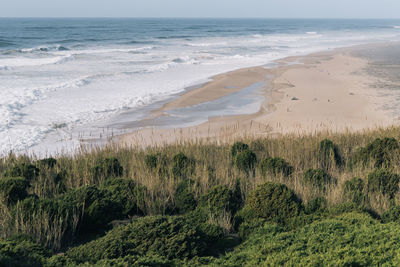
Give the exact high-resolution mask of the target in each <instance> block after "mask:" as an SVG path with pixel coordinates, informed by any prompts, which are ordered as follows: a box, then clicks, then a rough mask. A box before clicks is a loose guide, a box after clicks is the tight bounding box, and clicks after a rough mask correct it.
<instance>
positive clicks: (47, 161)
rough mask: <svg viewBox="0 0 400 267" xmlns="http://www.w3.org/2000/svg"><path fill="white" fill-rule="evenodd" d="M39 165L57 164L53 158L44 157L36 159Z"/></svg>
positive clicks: (52, 165)
mask: <svg viewBox="0 0 400 267" xmlns="http://www.w3.org/2000/svg"><path fill="white" fill-rule="evenodd" d="M38 164H39V166H47V167H49V168H53V167H54V166H56V164H57V160H56V159H55V158H46V159H41V160H39V161H38Z"/></svg>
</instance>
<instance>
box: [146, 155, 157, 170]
mask: <svg viewBox="0 0 400 267" xmlns="http://www.w3.org/2000/svg"><path fill="white" fill-rule="evenodd" d="M144 162H145V164H146V166H147V168H149V169H155V168H157V164H158V156H157V154H148V155H146V156H145V158H144Z"/></svg>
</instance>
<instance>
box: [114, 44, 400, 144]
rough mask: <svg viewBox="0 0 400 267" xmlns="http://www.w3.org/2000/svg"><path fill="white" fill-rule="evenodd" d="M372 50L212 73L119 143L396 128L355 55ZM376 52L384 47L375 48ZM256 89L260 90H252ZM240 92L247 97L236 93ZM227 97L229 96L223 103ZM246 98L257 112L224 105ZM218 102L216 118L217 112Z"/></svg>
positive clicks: (368, 63) (365, 65) (336, 52)
mask: <svg viewBox="0 0 400 267" xmlns="http://www.w3.org/2000/svg"><path fill="white" fill-rule="evenodd" d="M373 47H375V46H373V45H371V46H360V47H351V48H345V49H337V50H334V51H328V52H322V53H316V54H312V55H308V56H304V57H291V58H286V59H283V60H280V61H278V62H277V63H279V64H281V66H280V67H277V68H270V69H267V68H265V67H262V66H260V67H253V68H247V69H241V70H237V71H233V72H229V73H226V74H222V75H218V76H215V77H213V80H212V81H211V82H209V83H207V84H205V85H203V86H201V87H199V88H197V89H194V90H191V91H188V92H186V93H185V94H183V95H181V96H180V97H178V98H177V99H175V100H173V101H171V102H168V103H166V104H164V105H163V106H162V107H160V108H158V109H156V110H153V111H152V112H151V114H150V116H148V117H147V118H145V119H143V120H141V123H138V122H136V123H134V122H132V125H127V128H128V129H129V128H135V127H138V126H140V127H142V129H140V130H135V131H132V132H130V133H128V134H123V135H121V136H119V137H118V143H119V144H120V145H123V146H125V145H128V146H151V145H164V144H171V143H179V142H186V141H199V142H206V141H212V142H232V141H234V140H236V139H238V138H243V137H260V136H276V135H282V134H296V135H302V134H313V133H318V132H324V131H329V132H346V131H350V132H355V131H360V130H365V129H373V128H376V127H386V126H389V125H393V124H397V123H398V120H397V119H396V118H395V117H394V116H393V114H390V112H388V110H385V108H384V107H385V103H386V102H387V101H388V100H387V99H386V98H385V97H384V96H382V95H381V92H380V91H379V90H377V88H376V87H375V86H374V85H376V84H377V83H378V80H379V79H382V78H379V77H377V76H376V75H372V74H371V73H370V72H369V71H368V70H369V67H370V66H371V64H372V63H373V61H372V60H371V59H370V58H367V57H365V56H360V55H359V54H358V53H357V51H360V50H363V51H366V48H368V49H372V48H373ZM375 49H385V47H384V46H382V47H381V48H379V45H378V46H376V48H375ZM291 62H298V64H289V63H291ZM255 85H258V88H257V90H255V91H254V90H253V91H251V92H250V91H249V88H251V87H252V86H253V87H254V86H255ZM246 90H247V91H249V92H247V91H246ZM243 91H244V92H247V93H246V94H240V93H241V92H243ZM235 94H236V96H235ZM399 95H400V94H399ZM229 96H233V97H231V98H229V99H226V101H225V102H224V101H221V99H224V98H227V97H229ZM243 98H253V100H252V101H250V102H249V103H247V106H246V105H244V106H246V107H247V108H248V107H249V106H253V107H256V110H254V109H253V110H251V109H248V110H246V109H245V108H244V106H243V105H242V106H240V105H237V107H236V108H237V110H238V112H236V113H235V112H234V111H235V107H233V108H231V109H230V110H229V108H227V106H229V105H230V103H236V102H238V103H239V102H240V101H238V100H240V99H243ZM218 101H220V102H219V103H218ZM242 102H243V101H242ZM218 105H219V106H220V113H218V109H216V108H215V107H218ZM201 106H202V107H201ZM199 107H201V108H199ZM241 109H243V110H241ZM199 110H202V112H203V113H201V114H202V115H201V116H198V117H202V118H203V121H202V120H196V116H197V115H198V114H200V113H196V112H198V111H199ZM240 110H241V111H240ZM207 111H208V113H207ZM211 111H213V112H211ZM190 114H192V116H190ZM207 115H209V117H207ZM204 117H206V119H204ZM185 120H187V121H185ZM188 121H189V122H188ZM190 121H191V122H192V123H191V124H190ZM144 122H146V123H144ZM188 125H189V126H190V127H186V126H188Z"/></svg>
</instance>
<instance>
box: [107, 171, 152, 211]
mask: <svg viewBox="0 0 400 267" xmlns="http://www.w3.org/2000/svg"><path fill="white" fill-rule="evenodd" d="M102 190H103V191H105V194H104V195H105V197H107V198H108V199H110V200H111V201H112V202H113V203H114V205H115V206H116V207H117V210H121V211H122V216H121V217H128V216H132V215H142V214H144V212H145V209H146V203H145V196H146V194H147V190H146V188H145V187H143V186H140V185H137V184H136V183H135V182H134V181H133V180H131V179H124V178H111V179H107V180H106V181H105V182H104V183H103V186H102Z"/></svg>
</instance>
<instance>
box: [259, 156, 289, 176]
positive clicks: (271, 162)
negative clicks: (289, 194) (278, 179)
mask: <svg viewBox="0 0 400 267" xmlns="http://www.w3.org/2000/svg"><path fill="white" fill-rule="evenodd" d="M260 170H261V173H262V175H264V176H266V175H267V173H269V174H272V175H278V174H281V175H284V176H289V175H291V174H292V173H293V167H292V166H290V165H289V163H287V162H286V161H285V160H284V159H282V158H266V159H264V160H263V161H262V162H261V164H260Z"/></svg>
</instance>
